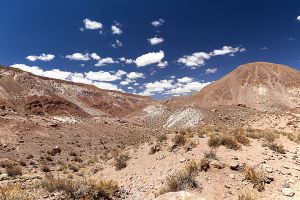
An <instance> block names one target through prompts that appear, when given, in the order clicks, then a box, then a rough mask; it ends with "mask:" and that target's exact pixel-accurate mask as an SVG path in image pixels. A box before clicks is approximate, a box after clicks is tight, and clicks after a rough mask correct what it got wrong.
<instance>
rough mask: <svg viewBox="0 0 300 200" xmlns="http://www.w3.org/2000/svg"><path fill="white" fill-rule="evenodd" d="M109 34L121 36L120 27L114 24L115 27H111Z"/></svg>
mask: <svg viewBox="0 0 300 200" xmlns="http://www.w3.org/2000/svg"><path fill="white" fill-rule="evenodd" d="M111 32H112V34H113V35H121V34H122V33H123V31H122V29H121V25H120V24H119V23H117V22H116V23H115V25H112V26H111Z"/></svg>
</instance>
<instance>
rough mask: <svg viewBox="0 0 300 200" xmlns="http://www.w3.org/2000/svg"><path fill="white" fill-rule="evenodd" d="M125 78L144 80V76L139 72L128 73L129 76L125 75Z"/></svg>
mask: <svg viewBox="0 0 300 200" xmlns="http://www.w3.org/2000/svg"><path fill="white" fill-rule="evenodd" d="M127 78H128V79H138V78H144V74H143V73H139V72H130V73H129V74H127Z"/></svg>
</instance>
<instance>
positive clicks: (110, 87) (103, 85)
mask: <svg viewBox="0 0 300 200" xmlns="http://www.w3.org/2000/svg"><path fill="white" fill-rule="evenodd" d="M93 84H94V85H95V86H96V87H99V88H101V89H104V90H116V91H121V92H124V91H123V90H122V89H120V88H119V87H118V86H117V85H116V84H112V83H105V82H94V83H93Z"/></svg>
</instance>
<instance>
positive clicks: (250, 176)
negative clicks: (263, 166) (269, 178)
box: [244, 166, 266, 192]
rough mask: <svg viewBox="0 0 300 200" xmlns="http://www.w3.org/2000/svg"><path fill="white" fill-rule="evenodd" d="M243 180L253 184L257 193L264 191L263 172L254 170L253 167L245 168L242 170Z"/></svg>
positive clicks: (264, 178)
mask: <svg viewBox="0 0 300 200" xmlns="http://www.w3.org/2000/svg"><path fill="white" fill-rule="evenodd" d="M244 174H245V179H246V180H248V181H250V183H252V184H253V187H254V188H255V189H257V190H258V191H259V192H261V191H263V190H264V189H265V180H266V176H265V174H264V173H263V172H261V171H259V170H255V169H254V168H253V167H249V166H246V167H245V169H244Z"/></svg>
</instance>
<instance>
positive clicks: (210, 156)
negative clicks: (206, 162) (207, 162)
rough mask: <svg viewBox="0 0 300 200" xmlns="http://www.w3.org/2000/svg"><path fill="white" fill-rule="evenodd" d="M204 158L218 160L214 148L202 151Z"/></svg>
mask: <svg viewBox="0 0 300 200" xmlns="http://www.w3.org/2000/svg"><path fill="white" fill-rule="evenodd" d="M204 158H207V159H211V160H219V158H218V156H217V153H216V151H215V150H214V149H210V150H209V151H206V152H205V153H204Z"/></svg>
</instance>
